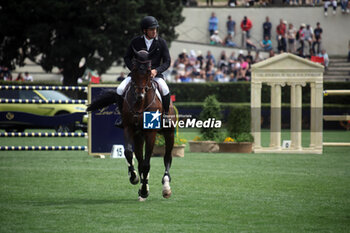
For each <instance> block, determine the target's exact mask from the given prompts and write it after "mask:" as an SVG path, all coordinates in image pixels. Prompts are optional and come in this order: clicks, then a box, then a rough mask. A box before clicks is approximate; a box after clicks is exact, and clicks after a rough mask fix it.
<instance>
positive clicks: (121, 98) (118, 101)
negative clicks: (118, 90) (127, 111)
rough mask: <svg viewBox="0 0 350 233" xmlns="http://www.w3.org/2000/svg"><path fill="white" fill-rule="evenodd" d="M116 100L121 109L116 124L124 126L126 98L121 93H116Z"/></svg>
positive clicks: (119, 126) (120, 126)
mask: <svg viewBox="0 0 350 233" xmlns="http://www.w3.org/2000/svg"><path fill="white" fill-rule="evenodd" d="M116 101H117V105H118V109H119V113H120V118H118V119H117V120H116V121H115V123H114V125H115V126H116V127H118V128H123V114H122V112H123V103H124V99H123V97H122V96H121V95H118V94H116Z"/></svg>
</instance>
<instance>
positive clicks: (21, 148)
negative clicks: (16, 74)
mask: <svg viewBox="0 0 350 233" xmlns="http://www.w3.org/2000/svg"><path fill="white" fill-rule="evenodd" d="M0 90H67V91H68V90H69V91H86V90H87V87H80V86H14V85H1V86H0ZM0 103H16V104H17V103H18V104H20V103H21V104H29V103H35V104H86V103H87V101H86V100H69V101H68V100H47V101H45V100H34V99H26V100H22V99H0ZM0 137H85V138H87V137H88V134H87V133H74V132H67V133H45V132H38V133H37V132H30V133H28V132H25V133H22V132H10V133H6V132H0ZM0 151H87V146H0Z"/></svg>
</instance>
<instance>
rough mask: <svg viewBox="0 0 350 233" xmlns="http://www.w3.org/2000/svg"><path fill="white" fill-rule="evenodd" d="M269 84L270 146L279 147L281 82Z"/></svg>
mask: <svg viewBox="0 0 350 233" xmlns="http://www.w3.org/2000/svg"><path fill="white" fill-rule="evenodd" d="M269 85H271V113H270V114H271V118H270V125H271V127H270V129H271V131H270V147H271V148H275V149H281V84H280V83H272V84H269Z"/></svg>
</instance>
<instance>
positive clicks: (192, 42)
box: [12, 3, 350, 82]
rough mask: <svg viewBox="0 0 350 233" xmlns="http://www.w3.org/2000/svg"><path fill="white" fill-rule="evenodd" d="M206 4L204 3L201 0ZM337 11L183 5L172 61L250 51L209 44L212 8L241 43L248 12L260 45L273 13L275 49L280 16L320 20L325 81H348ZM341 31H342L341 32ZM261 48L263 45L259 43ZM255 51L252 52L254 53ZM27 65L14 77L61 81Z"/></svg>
mask: <svg viewBox="0 0 350 233" xmlns="http://www.w3.org/2000/svg"><path fill="white" fill-rule="evenodd" d="M201 4H202V5H203V3H201ZM338 11H339V12H338V13H337V14H335V15H329V16H328V17H326V16H324V13H323V7H320V6H319V7H266V8H261V7H250V8H229V7H223V6H221V7H214V8H210V7H185V8H184V9H183V13H182V14H183V16H184V17H185V21H184V22H183V23H182V24H181V25H179V26H178V27H177V28H176V32H177V34H178V35H179V36H178V39H177V40H175V41H173V42H172V43H171V47H170V54H171V57H172V61H175V60H176V58H177V57H178V55H179V54H180V53H181V52H183V50H184V49H185V50H186V51H187V52H190V51H191V50H194V51H196V52H198V51H201V52H202V54H203V55H205V54H206V53H207V51H208V50H210V51H211V52H212V54H213V55H214V57H215V58H218V57H219V55H220V53H221V52H222V51H223V50H225V51H226V54H228V55H229V54H231V52H232V51H234V52H235V53H236V55H238V53H239V51H240V50H243V51H244V54H246V53H247V50H246V49H244V48H242V47H238V48H229V47H224V46H222V45H220V46H218V45H209V32H208V19H209V17H210V14H211V12H215V13H216V15H217V17H218V19H219V24H218V26H219V28H218V29H219V35H220V36H221V37H222V38H223V37H224V36H225V34H226V28H225V25H226V19H227V16H228V15H231V16H232V18H233V20H235V21H236V36H235V37H234V40H235V42H236V44H237V45H239V46H241V45H242V41H241V40H242V33H241V29H240V27H239V24H240V22H241V20H242V19H243V17H244V16H248V18H250V19H251V20H252V22H253V28H252V30H251V39H252V41H253V42H254V43H255V44H257V45H258V43H259V42H260V41H261V40H262V33H263V32H262V23H263V22H264V20H265V17H266V16H269V17H270V21H271V23H272V30H271V32H272V35H271V37H272V38H271V41H272V44H273V48H274V50H275V51H277V50H276V46H277V45H276V39H275V38H276V26H277V25H278V22H279V20H280V19H281V18H283V20H286V21H287V22H288V23H289V22H291V23H293V24H294V25H295V27H296V28H298V27H299V25H300V24H302V23H305V24H310V25H311V26H312V27H313V28H315V25H316V22H320V23H321V27H322V28H323V35H322V46H323V48H325V49H326V50H327V53H328V54H329V56H330V67H329V69H328V70H327V71H326V73H325V76H324V77H325V81H344V80H345V81H347V80H349V79H350V70H349V68H348V62H347V61H346V58H345V57H346V56H347V53H348V51H349V48H348V45H349V40H350V31H344V30H343V29H344V28H347V27H348V22H349V20H350V14H342V13H341V12H340V10H338ZM340 32H341V33H340ZM258 48H260V46H258ZM254 55H255V52H254V51H253V52H252V56H253V57H254ZM260 55H261V57H263V58H266V57H268V54H267V53H266V52H262V53H261V54H260ZM26 64H27V65H26V66H24V67H18V68H17V69H16V70H15V71H13V75H12V76H13V77H16V76H17V74H18V72H22V73H23V72H25V71H28V72H29V73H30V74H32V75H33V77H34V79H35V80H36V81H37V80H38V81H40V80H54V81H59V80H60V79H61V75H60V74H59V72H58V70H57V69H56V70H54V71H53V72H52V73H49V74H48V73H45V71H43V70H42V68H41V67H40V66H37V65H35V64H34V63H32V62H30V61H27V62H26ZM121 72H125V73H128V70H127V69H125V68H124V67H123V66H121V65H117V64H114V65H113V66H112V67H111V68H110V69H109V70H108V71H107V72H106V73H105V74H103V75H102V76H101V77H102V81H108V82H114V81H116V79H117V77H118V76H119V75H120V73H121Z"/></svg>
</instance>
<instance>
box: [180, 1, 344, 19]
mask: <svg viewBox="0 0 350 233" xmlns="http://www.w3.org/2000/svg"><path fill="white" fill-rule="evenodd" d="M282 2H283V5H285V6H288V5H291V6H293V5H300V6H316V5H319V6H320V5H322V2H323V4H324V9H325V15H326V16H327V14H328V13H327V9H328V7H329V6H331V7H332V8H333V14H336V8H337V6H338V5H340V7H341V11H342V13H350V3H349V0H338V1H337V0H323V1H320V0H283V1H282ZM182 4H183V5H184V6H199V5H203V4H204V5H206V6H219V5H220V6H224V5H226V6H228V7H236V6H244V7H252V6H260V7H261V6H263V7H265V6H272V5H279V4H280V3H279V2H274V1H273V0H228V1H227V2H222V1H220V2H215V4H214V1H213V0H207V1H206V4H205V3H200V2H199V1H197V0H183V1H182Z"/></svg>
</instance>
